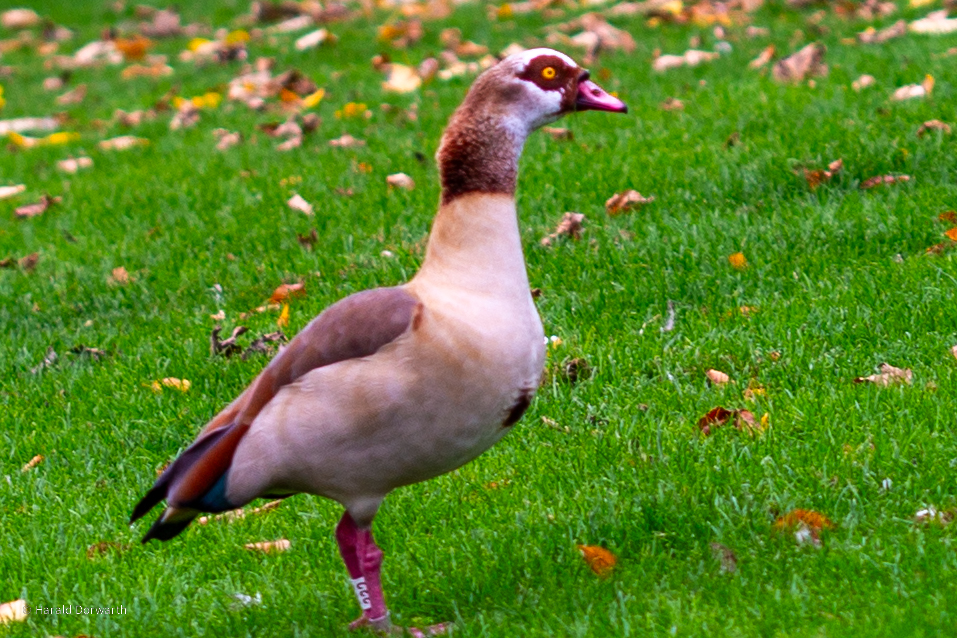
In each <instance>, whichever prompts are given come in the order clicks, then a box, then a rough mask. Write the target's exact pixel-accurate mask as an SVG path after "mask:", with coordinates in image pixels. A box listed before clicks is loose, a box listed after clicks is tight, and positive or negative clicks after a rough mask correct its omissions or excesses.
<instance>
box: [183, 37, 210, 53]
mask: <svg viewBox="0 0 957 638" xmlns="http://www.w3.org/2000/svg"><path fill="white" fill-rule="evenodd" d="M210 42H212V40H207V39H206V38H193V39H192V40H190V41H189V44H187V45H186V48H187V49H189V50H190V51H196V50H198V49H199V48H200V47H202V46H203V45H204V44H209V43H210Z"/></svg>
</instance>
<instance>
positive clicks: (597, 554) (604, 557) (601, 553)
mask: <svg viewBox="0 0 957 638" xmlns="http://www.w3.org/2000/svg"><path fill="white" fill-rule="evenodd" d="M578 551H580V552H581V554H582V558H584V559H585V562H586V563H588V566H589V567H591V570H592V571H593V572H595V573H596V574H598V575H599V576H601V577H602V578H604V577H605V576H608V575H609V574H611V571H612V569H614V567H615V563H617V562H618V559H617V558H616V557H615V555H614V554H612V553H611V552H609V551H608V550H607V549H605V548H604V547H598V546H596V545H579V546H578Z"/></svg>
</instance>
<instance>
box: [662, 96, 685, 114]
mask: <svg viewBox="0 0 957 638" xmlns="http://www.w3.org/2000/svg"><path fill="white" fill-rule="evenodd" d="M659 106H661V110H663V111H683V110H684V108H685V103H684V102H682V101H681V100H679V99H678V98H676V97H669V98H668V99H667V100H665V101H664V102H662V103H661V104H660V105H659Z"/></svg>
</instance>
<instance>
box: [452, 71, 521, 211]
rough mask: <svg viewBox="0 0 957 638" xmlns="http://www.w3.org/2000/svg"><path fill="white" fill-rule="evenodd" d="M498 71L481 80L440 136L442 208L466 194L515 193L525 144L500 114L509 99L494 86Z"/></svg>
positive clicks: (480, 78)
mask: <svg viewBox="0 0 957 638" xmlns="http://www.w3.org/2000/svg"><path fill="white" fill-rule="evenodd" d="M496 70H497V69H496V68H495V67H493V68H492V69H491V70H489V71H486V72H485V74H484V75H483V76H481V77H479V79H478V80H477V81H476V82H475V84H474V85H473V86H472V89H471V90H470V91H469V94H468V95H467V96H466V98H465V101H464V102H463V103H462V105H461V106H460V107H459V108H458V110H456V111H455V113H454V114H453V115H452V118H451V120H450V121H449V125H448V127H447V128H446V129H445V134H444V135H443V136H442V143H441V144H440V145H439V151H438V153H437V155H436V159H437V160H438V164H439V173H440V175H441V179H442V204H448V203H449V202H451V201H452V200H454V199H455V198H457V197H460V196H461V195H465V194H467V193H501V194H505V195H514V194H515V181H516V178H517V175H518V156H519V154H520V153H521V148H522V144H523V142H524V140H523V139H516V137H515V135H516V134H515V133H513V132H510V131H509V130H508V129H507V128H506V126H505V124H504V122H503V117H502V110H503V109H505V108H508V106H507V104H503V102H504V103H507V102H508V98H509V97H510V96H507V95H502V94H501V93H502V92H501V88H500V87H499V86H495V85H496V83H497V82H498V81H499V79H498V77H497V75H496ZM493 87H494V88H493ZM496 89H498V90H497V91H496Z"/></svg>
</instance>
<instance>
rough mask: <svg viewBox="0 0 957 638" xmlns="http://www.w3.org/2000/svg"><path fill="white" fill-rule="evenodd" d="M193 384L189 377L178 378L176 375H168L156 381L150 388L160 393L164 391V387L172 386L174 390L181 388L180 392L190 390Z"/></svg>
mask: <svg viewBox="0 0 957 638" xmlns="http://www.w3.org/2000/svg"><path fill="white" fill-rule="evenodd" d="M192 385H193V384H192V383H190V382H189V380H188V379H177V378H176V377H166V378H165V379H160V380H159V381H154V382H153V383H151V384H150V389H151V390H152V391H153V392H156V393H157V394H159V393H160V392H162V391H163V388H172V389H174V390H179V391H180V392H183V393H185V392H189V389H190V387H191V386H192Z"/></svg>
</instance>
